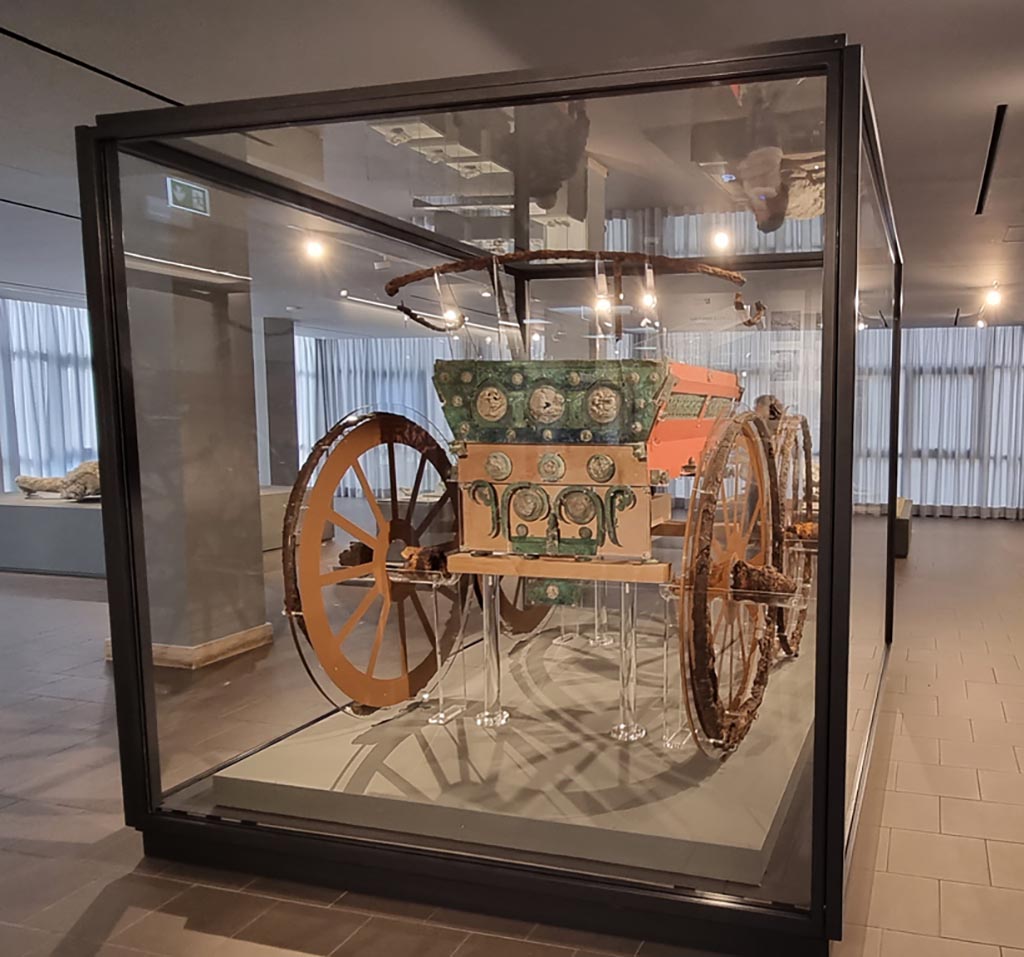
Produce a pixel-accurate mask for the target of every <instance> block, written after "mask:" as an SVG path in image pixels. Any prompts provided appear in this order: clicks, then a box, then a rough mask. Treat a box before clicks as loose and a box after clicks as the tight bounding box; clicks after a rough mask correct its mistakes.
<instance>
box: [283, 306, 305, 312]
mask: <svg viewBox="0 0 1024 957" xmlns="http://www.w3.org/2000/svg"><path fill="white" fill-rule="evenodd" d="M301 308H302V306H285V307H284V311H285V312H298V311H299V310H300V309H301Z"/></svg>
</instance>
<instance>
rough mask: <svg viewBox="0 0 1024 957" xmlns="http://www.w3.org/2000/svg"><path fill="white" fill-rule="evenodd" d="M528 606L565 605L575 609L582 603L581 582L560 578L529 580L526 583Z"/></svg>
mask: <svg viewBox="0 0 1024 957" xmlns="http://www.w3.org/2000/svg"><path fill="white" fill-rule="evenodd" d="M526 602H527V604H528V605H567V606H568V607H570V608H575V607H577V606H579V605H581V604H582V603H583V582H579V581H566V580H565V579H562V578H529V579H527V581H526Z"/></svg>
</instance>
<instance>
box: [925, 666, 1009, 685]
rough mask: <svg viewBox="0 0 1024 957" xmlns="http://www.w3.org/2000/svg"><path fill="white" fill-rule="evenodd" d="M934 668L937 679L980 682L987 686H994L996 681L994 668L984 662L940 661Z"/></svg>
mask: <svg viewBox="0 0 1024 957" xmlns="http://www.w3.org/2000/svg"><path fill="white" fill-rule="evenodd" d="M936 667H937V671H938V676H939V678H956V679H962V680H964V681H982V682H986V683H988V684H994V683H995V680H996V673H995V668H994V667H993V666H992V665H989V664H985V662H984V661H982V662H980V663H978V662H975V661H971V660H968V661H948V662H947V661H940V662H939V663H938V665H937V666H936Z"/></svg>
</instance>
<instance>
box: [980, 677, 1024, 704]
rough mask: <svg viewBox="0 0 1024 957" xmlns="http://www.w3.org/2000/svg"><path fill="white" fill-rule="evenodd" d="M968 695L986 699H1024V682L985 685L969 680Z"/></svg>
mask: <svg viewBox="0 0 1024 957" xmlns="http://www.w3.org/2000/svg"><path fill="white" fill-rule="evenodd" d="M967 697H968V699H970V698H980V699H981V700H986V701H1024V684H1020V685H1014V684H994V685H985V684H979V683H977V682H974V681H968V682H967Z"/></svg>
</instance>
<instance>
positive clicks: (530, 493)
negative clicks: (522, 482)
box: [512, 488, 550, 522]
mask: <svg viewBox="0 0 1024 957" xmlns="http://www.w3.org/2000/svg"><path fill="white" fill-rule="evenodd" d="M549 507H550V503H549V501H548V497H547V495H545V494H544V490H543V489H539V488H521V489H519V491H518V492H516V493H515V495H513V496H512V509H513V510H514V511H515V513H516V515H518V516H519V517H520V518H521V519H522V520H523V521H524V522H536V521H538V520H540V519H542V518H544V516H545V515H547V513H548V508H549Z"/></svg>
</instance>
